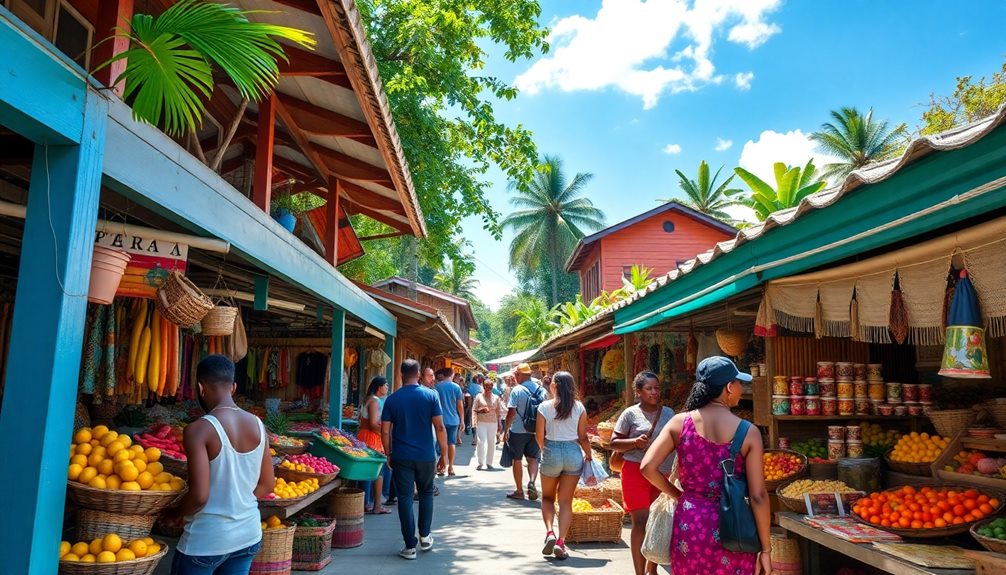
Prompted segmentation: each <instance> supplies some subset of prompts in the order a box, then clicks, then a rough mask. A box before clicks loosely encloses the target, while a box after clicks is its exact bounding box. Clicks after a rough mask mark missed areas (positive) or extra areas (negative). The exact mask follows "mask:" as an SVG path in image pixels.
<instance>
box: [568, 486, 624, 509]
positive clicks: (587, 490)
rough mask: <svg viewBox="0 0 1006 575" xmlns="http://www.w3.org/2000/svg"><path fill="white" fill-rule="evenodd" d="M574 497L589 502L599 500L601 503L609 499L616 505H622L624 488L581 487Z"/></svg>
mask: <svg viewBox="0 0 1006 575" xmlns="http://www.w3.org/2000/svg"><path fill="white" fill-rule="evenodd" d="M573 497H577V498H580V499H586V500H588V501H590V500H595V499H599V500H601V501H607V500H608V499H611V500H613V501H614V502H615V503H618V504H619V505H622V488H621V487H579V486H577V488H576V490H575V491H573Z"/></svg>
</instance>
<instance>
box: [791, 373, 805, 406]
mask: <svg viewBox="0 0 1006 575" xmlns="http://www.w3.org/2000/svg"><path fill="white" fill-rule="evenodd" d="M789 412H790V414H792V415H807V398H806V396H805V395H804V390H803V378H802V377H800V376H799V375H794V376H792V377H790V378H789Z"/></svg>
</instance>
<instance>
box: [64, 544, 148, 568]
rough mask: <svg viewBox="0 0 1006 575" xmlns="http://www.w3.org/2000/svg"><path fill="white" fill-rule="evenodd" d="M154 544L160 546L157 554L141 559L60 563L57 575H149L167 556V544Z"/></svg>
mask: <svg viewBox="0 0 1006 575" xmlns="http://www.w3.org/2000/svg"><path fill="white" fill-rule="evenodd" d="M155 541H156V540H155ZM156 543H157V544H158V545H160V546H161V550H160V551H158V552H157V554H155V555H151V556H150V557H144V558H143V559H134V560H132V561H117V562H115V563H80V562H78V561H60V562H59V575H151V574H152V573H153V572H154V569H156V568H157V564H158V563H160V562H161V559H164V556H165V555H167V554H168V546H167V544H165V543H164V542H163V541H156Z"/></svg>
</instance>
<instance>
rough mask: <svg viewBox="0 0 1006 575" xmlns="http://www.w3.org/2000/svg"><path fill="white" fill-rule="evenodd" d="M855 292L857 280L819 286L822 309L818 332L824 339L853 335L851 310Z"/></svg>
mask: <svg viewBox="0 0 1006 575" xmlns="http://www.w3.org/2000/svg"><path fill="white" fill-rule="evenodd" d="M855 291H856V280H855V279H846V280H841V281H835V282H827V283H822V284H820V285H819V286H818V298H819V301H820V304H819V305H820V308H821V314H820V320H819V323H820V325H819V326H818V332H819V333H820V334H821V336H822V337H850V336H851V335H852V329H851V326H850V314H849V308H850V305H851V303H852V294H853V292H855Z"/></svg>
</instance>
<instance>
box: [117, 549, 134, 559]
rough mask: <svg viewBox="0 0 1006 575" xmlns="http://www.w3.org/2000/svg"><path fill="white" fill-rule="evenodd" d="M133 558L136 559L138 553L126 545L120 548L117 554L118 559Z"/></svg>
mask: <svg viewBox="0 0 1006 575" xmlns="http://www.w3.org/2000/svg"><path fill="white" fill-rule="evenodd" d="M133 559H136V554H135V553H133V552H132V551H130V550H129V549H126V548H125V547H123V548H122V549H119V551H118V552H117V553H116V554H115V560H116V561H132V560H133Z"/></svg>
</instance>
